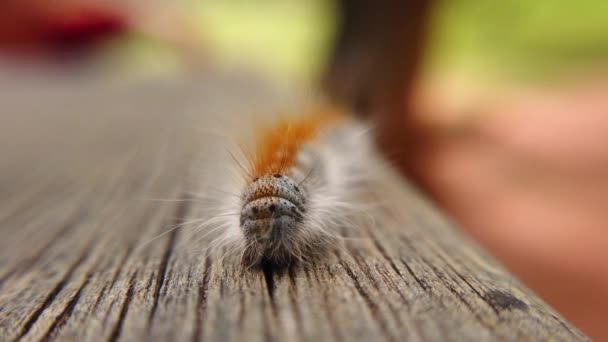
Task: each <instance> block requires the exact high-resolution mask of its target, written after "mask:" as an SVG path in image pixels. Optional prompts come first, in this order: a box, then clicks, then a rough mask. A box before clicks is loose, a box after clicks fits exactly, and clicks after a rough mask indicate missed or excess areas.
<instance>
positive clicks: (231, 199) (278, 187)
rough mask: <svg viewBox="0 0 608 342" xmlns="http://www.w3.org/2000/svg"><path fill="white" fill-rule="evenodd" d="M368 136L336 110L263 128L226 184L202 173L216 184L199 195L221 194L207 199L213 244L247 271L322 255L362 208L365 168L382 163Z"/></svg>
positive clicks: (365, 127)
mask: <svg viewBox="0 0 608 342" xmlns="http://www.w3.org/2000/svg"><path fill="white" fill-rule="evenodd" d="M369 132H370V127H369V126H368V125H366V124H364V123H363V122H360V121H358V120H357V119H355V118H353V117H351V116H348V115H347V114H343V112H341V111H339V110H336V109H330V110H327V109H325V110H316V111H313V112H312V113H308V114H306V115H301V116H295V117H289V118H284V119H281V120H279V122H278V123H275V124H273V125H270V126H269V127H265V128H262V129H261V130H260V131H259V135H258V137H257V139H255V140H256V142H255V143H254V144H253V148H247V147H241V151H242V153H241V155H240V156H241V158H238V157H236V155H235V154H232V161H233V162H232V163H230V167H231V168H232V171H234V172H236V173H237V175H238V177H232V178H230V179H229V180H228V178H229V177H227V174H228V173H227V172H226V171H225V170H224V171H221V170H220V171H219V173H218V174H216V175H215V177H211V179H212V180H215V182H213V181H209V177H208V175H207V180H206V183H207V184H208V185H213V187H212V186H209V187H208V188H205V186H203V189H202V190H201V191H202V192H203V193H205V192H207V193H209V192H211V193H212V192H213V191H214V190H213V189H215V190H217V191H219V192H217V196H216V195H214V196H210V197H206V198H207V199H208V200H209V198H212V199H213V201H214V202H215V204H214V205H213V206H212V208H214V213H215V214H217V213H219V214H220V215H216V216H213V214H210V213H207V215H210V216H213V218H215V219H214V220H213V221H212V224H209V225H208V227H210V228H213V229H216V230H217V229H219V230H220V233H219V237H217V238H216V239H215V240H214V241H213V242H212V245H213V247H214V248H219V247H225V249H226V250H229V251H231V252H233V253H234V254H236V255H238V256H239V257H240V260H241V262H242V264H243V265H244V266H246V267H253V266H260V265H265V264H270V265H273V266H277V267H284V266H288V265H290V264H294V263H310V262H313V261H315V260H318V259H319V258H321V257H323V256H324V255H326V252H327V251H328V250H330V249H331V248H332V246H333V247H335V246H336V245H337V243H338V242H339V241H340V235H341V231H342V230H344V229H349V228H353V226H355V225H356V224H354V223H353V221H352V220H351V218H352V216H353V215H354V214H357V213H358V212H360V211H361V210H364V209H365V206H366V203H365V201H364V200H362V198H363V196H364V193H365V192H366V189H367V187H368V186H369V179H370V177H371V176H372V172H371V170H372V169H373V168H370V165H374V166H376V165H378V164H379V163H380V161H379V160H378V159H379V158H377V155H378V154H377V153H376V152H375V151H374V147H373V143H372V139H371V137H370V134H369ZM217 177H224V178H223V181H217ZM218 185H222V187H223V189H217V186H218ZM225 194H233V195H234V196H226V195H225ZM222 213H226V214H225V215H221V214H222Z"/></svg>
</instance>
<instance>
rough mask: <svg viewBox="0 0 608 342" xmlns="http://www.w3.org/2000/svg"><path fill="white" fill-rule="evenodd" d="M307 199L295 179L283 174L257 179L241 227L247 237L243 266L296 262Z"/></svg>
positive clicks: (246, 197)
mask: <svg viewBox="0 0 608 342" xmlns="http://www.w3.org/2000/svg"><path fill="white" fill-rule="evenodd" d="M306 202H307V196H306V194H305V192H304V190H303V189H301V188H300V187H299V186H298V184H297V183H296V182H294V180H293V179H291V178H290V177H289V176H286V175H282V174H273V175H265V176H262V177H259V178H256V179H254V180H253V181H252V182H251V183H250V184H249V185H248V186H247V187H246V188H245V191H244V193H243V207H242V209H241V215H240V227H241V230H242V233H243V235H244V237H245V241H246V247H245V250H244V252H243V260H242V261H243V264H244V265H246V266H254V265H259V264H262V263H271V264H273V265H277V266H284V265H288V264H290V263H291V262H292V259H293V258H294V256H295V254H294V253H297V251H294V250H293V246H294V243H296V241H293V239H294V238H295V237H297V235H298V230H299V229H301V227H300V226H301V224H302V221H303V220H304V214H305V212H306Z"/></svg>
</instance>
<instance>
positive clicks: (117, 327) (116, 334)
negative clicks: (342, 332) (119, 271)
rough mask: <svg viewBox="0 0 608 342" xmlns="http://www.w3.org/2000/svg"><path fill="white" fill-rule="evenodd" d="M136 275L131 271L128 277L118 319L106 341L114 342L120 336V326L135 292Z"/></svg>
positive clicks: (123, 321)
mask: <svg viewBox="0 0 608 342" xmlns="http://www.w3.org/2000/svg"><path fill="white" fill-rule="evenodd" d="M136 277H137V272H135V273H133V275H132V276H131V279H129V287H128V289H127V293H126V295H125V299H124V301H123V302H122V306H121V308H120V314H119V315H118V321H117V322H116V325H115V326H114V329H112V333H111V334H110V338H109V339H108V342H115V341H117V340H118V338H119V337H120V334H121V332H122V326H123V324H124V323H125V318H126V317H127V313H128V312H129V305H130V304H131V301H132V300H133V293H134V292H135V278H136Z"/></svg>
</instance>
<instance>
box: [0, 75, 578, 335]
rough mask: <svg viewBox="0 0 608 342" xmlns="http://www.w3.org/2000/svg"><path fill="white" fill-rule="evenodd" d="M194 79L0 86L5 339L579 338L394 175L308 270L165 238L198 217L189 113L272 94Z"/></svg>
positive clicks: (197, 146) (255, 102)
mask: <svg viewBox="0 0 608 342" xmlns="http://www.w3.org/2000/svg"><path fill="white" fill-rule="evenodd" d="M192 78H194V79H190V80H189V81H185V80H174V81H167V80H164V81H159V80H155V81H145V82H135V84H122V83H117V82H109V81H104V82H99V81H90V80H88V79H87V78H85V79H83V80H77V81H74V80H53V81H52V82H47V83H48V84H40V82H33V81H28V80H25V81H22V82H20V83H19V82H18V83H17V84H16V83H14V82H8V81H6V82H5V81H3V82H2V84H1V85H0V87H1V89H0V96H1V98H0V103H2V109H1V110H2V114H1V115H2V116H1V120H3V121H4V122H3V123H2V124H1V125H0V156H1V158H2V164H1V169H0V194H1V202H0V340H2V341H11V340H24V341H50V340H76V341H86V340H88V341H100V340H107V341H118V340H122V341H129V340H164V341H180V340H184V341H226V340H245V341H258V340H271V341H281V340H290V341H291V340H294V341H297V340H309V341H316V340H337V341H377V340H387V341H404V340H412V341H416V340H425V341H438V340H454V341H464V340H549V339H555V340H562V341H573V340H585V339H586V337H585V336H583V335H582V334H581V333H580V332H579V331H578V330H577V329H576V328H574V327H572V326H571V325H570V324H569V323H567V322H565V321H564V319H563V318H561V317H560V316H559V315H558V314H557V313H556V312H555V311H553V310H552V309H551V308H550V307H548V306H547V305H546V304H545V303H543V302H542V301H541V300H540V299H538V298H537V297H536V296H535V295H534V294H533V293H531V292H530V291H529V290H528V289H526V288H525V287H523V286H522V285H521V284H520V283H519V282H518V281H516V280H514V279H513V278H512V277H511V276H510V275H509V274H508V273H507V272H506V271H505V270H504V269H503V268H501V267H500V266H499V265H497V264H496V262H495V261H494V260H493V259H492V258H491V257H489V256H488V254H487V253H485V252H483V251H481V250H480V249H479V248H478V247H477V246H475V245H474V244H473V243H471V242H470V241H469V240H467V239H466V238H463V236H461V234H460V233H458V232H457V231H456V230H455V229H454V227H452V226H451V225H450V224H449V223H448V222H447V221H446V219H444V218H443V217H442V216H441V214H439V213H438V212H437V211H436V210H435V209H434V208H433V207H432V206H431V205H429V203H427V201H426V200H425V199H424V197H423V196H422V195H421V194H420V193H418V192H416V191H415V190H414V189H413V188H412V187H410V186H409V185H408V184H406V183H405V182H404V181H402V180H400V179H399V178H398V177H397V176H395V175H394V174H393V173H391V172H390V171H389V172H387V174H386V175H385V177H384V178H383V181H381V182H379V183H378V186H377V187H376V190H375V193H376V195H377V197H378V198H381V199H382V200H381V201H379V203H380V205H379V208H378V209H377V210H375V211H374V214H373V216H374V217H373V220H369V221H368V222H369V223H368V224H367V225H366V228H365V229H364V230H363V232H361V234H359V236H358V237H357V238H356V239H354V240H353V241H350V242H347V243H346V248H344V249H343V250H337V251H335V253H334V254H335V255H333V256H332V257H330V258H328V259H327V260H326V262H323V263H320V264H318V265H315V266H314V267H308V268H305V269H290V270H289V271H288V272H286V273H285V274H277V273H274V272H272V270H267V271H266V272H244V271H243V270H241V268H240V267H238V266H235V265H233V264H230V263H229V262H227V261H226V260H217V259H214V258H208V259H205V258H204V256H205V255H204V253H203V251H202V250H201V252H200V253H196V250H195V251H194V253H193V252H192V248H188V247H189V245H190V244H191V243H193V242H192V241H191V239H190V235H189V234H188V233H189V231H188V227H187V226H184V228H181V229H176V230H173V231H171V232H169V233H167V234H165V235H162V236H160V237H158V236H159V234H162V233H163V232H166V231H167V230H168V228H170V227H171V226H174V225H176V224H179V223H181V222H185V221H189V220H194V219H199V218H200V217H198V216H197V211H198V209H199V208H200V206H201V205H204V203H200V202H196V201H189V200H188V199H189V198H190V197H189V196H190V195H189V194H190V193H191V192H195V191H196V188H195V184H196V183H195V182H192V175H191V174H189V171H190V169H191V168H190V166H191V165H192V163H194V162H195V160H197V156H198V154H199V153H202V152H201V151H202V150H204V148H202V147H204V146H205V144H206V142H207V143H209V142H210V141H209V139H213V138H210V137H208V136H207V137H205V135H204V134H198V133H197V130H196V129H193V127H201V128H202V129H205V128H206V125H208V124H209V123H208V122H207V123H206V121H205V120H206V118H208V117H210V116H211V115H212V114H222V115H224V114H225V115H227V116H232V117H235V118H236V117H238V114H239V113H244V112H247V111H249V112H251V111H252V110H254V109H255V111H257V112H260V111H264V110H270V109H272V108H273V106H274V104H275V103H276V98H277V97H279V98H280V96H277V95H280V94H277V93H274V94H269V93H268V92H264V91H262V90H260V89H262V88H264V87H261V86H257V85H256V84H255V83H254V84H247V82H245V81H244V80H242V79H234V78H230V77H223V76H218V75H213V76H209V75H205V77H197V76H194V77H192ZM197 78H198V80H197ZM32 83H37V85H36V86H33V85H32ZM43 83H44V82H43ZM279 102H280V101H279ZM83 113H85V114H83ZM154 199H178V200H177V201H159V200H154ZM480 210H483V208H480ZM154 237H158V238H157V239H155V240H153V241H152V242H150V243H148V244H145V245H142V244H143V242H145V241H149V240H150V239H153V238H154ZM190 247H196V246H190Z"/></svg>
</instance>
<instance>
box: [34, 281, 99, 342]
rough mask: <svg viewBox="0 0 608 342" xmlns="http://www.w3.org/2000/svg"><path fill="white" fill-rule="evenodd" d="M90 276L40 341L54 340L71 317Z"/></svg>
mask: <svg viewBox="0 0 608 342" xmlns="http://www.w3.org/2000/svg"><path fill="white" fill-rule="evenodd" d="M91 276H92V275H91V274H90V273H89V274H87V276H86V278H85V281H84V282H83V283H82V284H81V285H80V287H78V291H76V294H74V296H72V298H71V299H70V300H69V301H68V304H67V305H66V307H65V309H64V310H63V311H62V312H61V314H59V316H57V318H55V320H54V321H53V324H51V326H50V327H49V329H48V330H47V332H46V333H45V334H44V337H43V338H42V339H41V341H42V342H48V341H51V340H52V339H54V338H55V337H56V336H57V334H58V333H59V331H60V330H61V328H62V327H63V326H64V325H65V324H66V323H67V322H68V319H70V317H71V316H72V312H74V308H75V307H76V303H78V300H79V299H80V295H81V294H82V290H83V289H84V288H85V287H86V286H87V285H88V284H89V283H90V282H91Z"/></svg>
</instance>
